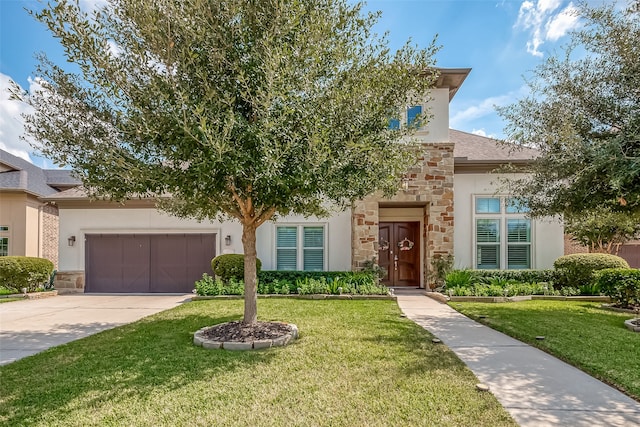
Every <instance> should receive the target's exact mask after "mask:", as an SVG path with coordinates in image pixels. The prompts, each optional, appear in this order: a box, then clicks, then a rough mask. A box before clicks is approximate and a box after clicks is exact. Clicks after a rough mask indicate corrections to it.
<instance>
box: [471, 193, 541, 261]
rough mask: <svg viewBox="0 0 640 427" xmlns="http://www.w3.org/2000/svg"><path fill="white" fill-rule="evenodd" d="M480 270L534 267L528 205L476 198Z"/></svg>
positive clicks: (515, 201) (510, 201)
mask: <svg viewBox="0 0 640 427" xmlns="http://www.w3.org/2000/svg"><path fill="white" fill-rule="evenodd" d="M474 211H475V246H476V262H475V265H476V268H479V269H501V268H507V269H525V268H531V267H532V261H531V259H532V258H531V234H532V233H531V220H530V219H528V218H525V216H524V213H526V212H528V208H527V207H526V205H525V204H523V203H520V202H518V201H517V200H516V199H514V198H509V197H476V198H475V209H474Z"/></svg>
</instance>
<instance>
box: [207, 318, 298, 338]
mask: <svg viewBox="0 0 640 427" xmlns="http://www.w3.org/2000/svg"><path fill="white" fill-rule="evenodd" d="M291 331H292V329H291V327H290V326H289V325H287V324H286V323H280V322H258V323H256V324H254V325H245V324H243V323H242V322H240V321H237V322H227V323H221V324H219V325H215V326H212V327H211V328H208V329H207V330H205V331H203V338H206V339H208V340H212V341H221V342H251V341H259V340H271V339H275V338H279V337H281V336H284V335H286V334H289V333H291Z"/></svg>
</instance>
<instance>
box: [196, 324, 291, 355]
mask: <svg viewBox="0 0 640 427" xmlns="http://www.w3.org/2000/svg"><path fill="white" fill-rule="evenodd" d="M286 325H288V326H290V327H291V332H289V333H288V334H285V335H283V336H281V337H278V338H274V339H270V340H255V341H247V342H241V341H215V340H210V339H207V338H205V337H204V333H205V332H206V331H208V330H209V329H211V328H213V327H215V326H218V325H214V326H205V327H204V328H201V329H199V330H198V331H196V333H195V334H193V344H194V345H196V346H198V347H202V348H206V349H209V350H216V349H222V350H229V351H247V350H262V349H265V348H271V347H283V346H285V345H287V344H289V343H290V342H292V341H294V340H296V339H298V327H297V326H296V325H294V324H293V323H286Z"/></svg>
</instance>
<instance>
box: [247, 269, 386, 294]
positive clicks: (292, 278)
mask: <svg viewBox="0 0 640 427" xmlns="http://www.w3.org/2000/svg"><path fill="white" fill-rule="evenodd" d="M307 277H308V278H311V279H320V278H321V277H324V278H325V279H326V280H329V279H335V278H336V277H347V278H349V280H350V281H358V280H363V281H368V280H377V276H376V273H375V272H373V271H297V270H296V271H281V270H266V271H259V272H258V281H259V282H261V283H271V282H273V281H274V280H278V281H286V282H288V283H291V284H295V283H296V282H297V281H298V279H305V278H307ZM292 286H293V285H292ZM291 292H292V293H295V292H296V288H295V287H294V288H292V289H291Z"/></svg>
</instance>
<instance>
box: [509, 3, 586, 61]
mask: <svg viewBox="0 0 640 427" xmlns="http://www.w3.org/2000/svg"><path fill="white" fill-rule="evenodd" d="M578 25H579V17H578V15H577V8H576V7H575V6H574V5H573V3H572V2H570V3H569V4H568V5H566V6H565V7H562V1H561V0H538V1H537V2H533V1H530V0H526V1H523V2H522V4H521V5H520V10H519V11H518V20H517V21H516V23H515V25H514V28H515V29H518V30H521V31H526V32H529V40H528V41H527V52H529V53H530V54H532V55H534V56H538V57H542V56H543V53H542V52H541V51H540V46H542V45H543V44H544V42H546V41H556V40H558V39H560V38H561V37H563V36H564V35H566V34H567V33H568V32H569V31H571V30H573V29H574V28H576V27H577V26H578Z"/></svg>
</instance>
